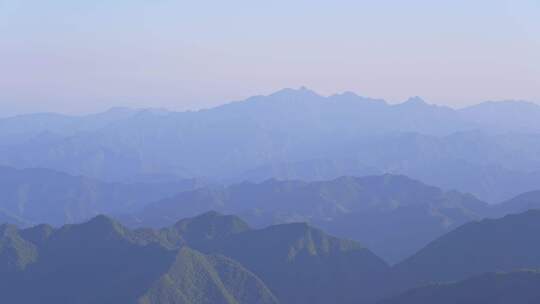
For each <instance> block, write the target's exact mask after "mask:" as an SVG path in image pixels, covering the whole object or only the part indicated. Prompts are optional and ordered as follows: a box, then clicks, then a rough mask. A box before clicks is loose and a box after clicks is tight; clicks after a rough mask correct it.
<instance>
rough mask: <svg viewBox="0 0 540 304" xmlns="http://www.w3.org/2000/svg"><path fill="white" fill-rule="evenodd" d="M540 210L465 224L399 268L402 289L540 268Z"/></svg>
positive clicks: (394, 273) (396, 271)
mask: <svg viewBox="0 0 540 304" xmlns="http://www.w3.org/2000/svg"><path fill="white" fill-rule="evenodd" d="M539 244H540V210H530V211H527V212H525V213H521V214H516V215H508V216H505V217H504V218H501V219H486V220H482V221H479V222H474V223H469V224H465V225H463V226H461V227H459V228H457V229H456V230H454V231H452V232H449V233H447V234H446V235H444V236H442V237H440V238H439V239H437V240H435V241H433V242H431V243H430V244H429V245H428V246H426V247H425V248H424V249H422V250H420V251H419V252H418V253H416V254H415V255H413V256H412V257H410V258H408V259H406V260H405V261H403V262H401V263H399V264H398V265H396V266H395V267H394V269H393V271H392V277H393V278H395V279H397V280H398V281H399V282H398V283H397V284H398V285H400V288H401V289H402V290H403V289H407V288H409V287H415V286H421V285H423V284H426V283H430V282H447V281H455V280H462V279H465V278H467V277H470V276H473V275H478V274H481V273H486V272H497V271H503V272H504V271H512V270H516V269H537V268H540V245H539Z"/></svg>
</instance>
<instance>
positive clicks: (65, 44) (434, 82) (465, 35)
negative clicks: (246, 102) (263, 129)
mask: <svg viewBox="0 0 540 304" xmlns="http://www.w3.org/2000/svg"><path fill="white" fill-rule="evenodd" d="M539 54H540V2H539V1H537V0H536V1H533V0H518V1H509V0H494V1H485V0H479V1H464V0H456V1H444V2H443V1H420V0H411V1H388V0H382V1H344V0H336V1H307V0H300V1H283V0H276V1H266V2H257V1H170V0H155V1H149V0H148V1H143V0H133V1H125V0H121V1H120V0H119V1H104V0H96V1H67V0H56V1H37V0H20V1H17V0H0V115H1V116H4V115H13V114H18V113H29V112H42V111H49V112H61V113H88V112H96V111H102V110H105V109H107V108H110V107H114V106H127V107H159V108H169V109H173V110H185V109H200V108H206V107H211V106H214V105H218V104H222V103H225V102H229V101H232V100H240V99H244V98H247V97H249V96H252V95H259V94H268V93H271V92H273V91H276V90H279V89H281V88H284V87H299V86H302V85H305V86H307V87H309V88H312V89H314V90H315V91H317V92H319V93H321V94H324V95H328V94H333V93H339V92H343V91H354V92H356V93H357V94H359V95H363V96H370V97H377V98H383V99H386V100H388V101H389V102H399V101H402V100H405V99H406V98H408V97H409V96H414V95H420V96H422V97H423V98H424V99H426V100H427V101H428V102H430V103H437V104H444V105H449V106H452V107H461V106H465V105H469V104H474V103H479V102H482V101H486V100H505V99H519V100H529V101H533V102H539V101H540V89H539V88H540V55H539Z"/></svg>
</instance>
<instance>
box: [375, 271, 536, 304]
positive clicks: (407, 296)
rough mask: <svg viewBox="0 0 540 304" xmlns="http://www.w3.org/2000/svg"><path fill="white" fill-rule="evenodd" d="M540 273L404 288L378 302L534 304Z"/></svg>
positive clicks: (474, 278) (480, 276)
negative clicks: (399, 293)
mask: <svg viewBox="0 0 540 304" xmlns="http://www.w3.org/2000/svg"><path fill="white" fill-rule="evenodd" d="M538 286H540V273H538V272H537V271H518V272H510V273H490V274H484V275H479V276H475V277H473V278H470V279H466V280H464V281H459V282H455V283H450V284H436V285H429V286H425V287H419V288H415V289H412V290H410V291H407V292H405V293H403V294H401V295H399V296H396V297H394V298H392V299H388V300H384V301H381V302H379V303H380V304H432V303H437V304H455V303H460V304H506V303H513V304H533V303H539V302H540V290H539V289H538Z"/></svg>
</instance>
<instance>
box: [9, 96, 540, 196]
mask: <svg viewBox="0 0 540 304" xmlns="http://www.w3.org/2000/svg"><path fill="white" fill-rule="evenodd" d="M507 108H512V109H516V110H515V111H514V110H512V111H509V110H506V109H507ZM537 108H538V106H537V105H535V104H532V103H524V102H504V103H486V104H481V105H478V106H476V107H470V108H466V109H460V110H454V109H451V108H448V107H442V106H436V105H432V104H429V103H427V102H425V101H423V100H422V99H421V98H419V97H414V98H411V99H409V100H408V101H406V102H404V103H401V104H388V103H386V102H385V101H383V100H379V99H372V98H366V97H361V96H358V95H356V94H354V93H350V92H348V93H343V94H336V95H331V96H328V97H324V96H320V95H318V94H316V93H315V92H313V91H310V90H308V89H305V88H303V89H299V90H296V89H284V90H281V91H279V92H276V93H274V94H270V95H268V96H255V97H251V98H248V99H247V100H244V101H239V102H232V103H229V104H226V105H223V106H219V107H215V108H212V109H208V110H201V111H192V112H167V111H163V110H153V109H146V110H129V109H122V108H120V109H112V110H111V111H107V112H104V113H99V114H94V115H87V116H65V115H58V114H34V115H24V116H16V117H11V118H3V119H0V164H2V165H6V166H13V167H20V168H32V167H42V168H52V169H56V170H59V171H63V172H67V173H70V174H73V175H84V176H89V177H92V178H98V179H101V180H106V181H130V182H137V181H148V180H149V179H151V178H155V177H159V179H161V180H164V179H172V180H175V179H178V178H193V177H197V178H198V177H207V178H211V179H214V180H216V181H226V182H228V181H231V180H232V181H239V180H244V179H252V180H254V181H260V180H263V179H265V178H269V177H274V178H278V179H291V178H300V179H303V178H305V177H306V176H312V175H314V176H313V177H311V178H310V179H328V178H332V177H337V176H341V175H366V174H374V173H393V174H405V175H408V176H411V177H413V178H416V179H419V180H421V181H424V182H426V183H430V184H434V185H436V186H439V187H443V188H448V189H456V190H459V191H462V192H470V193H473V194H474V195H476V196H478V197H479V198H481V199H483V200H486V201H489V202H501V201H503V200H506V199H509V198H511V197H513V196H515V195H517V194H519V193H522V192H526V191H532V190H535V189H538V188H540V185H539V184H538V180H539V177H540V157H539V156H538V155H540V127H539V126H538V121H540V116H539V115H537V112H538V111H537ZM514 112H516V113H517V114H516V113H514ZM518 114H519V115H520V117H522V115H523V117H524V118H523V119H515V117H516V115H518ZM501 119H502V120H501ZM498 121H502V122H501V123H497V122H498ZM318 160H320V161H319V163H318V164H314V163H313V162H317V161H318ZM321 161H322V162H321ZM306 165H309V166H311V165H313V167H309V168H307V167H306ZM448 172H451V174H449V173H448ZM509 180H510V181H512V180H517V181H519V182H511V183H509V182H508V181H509Z"/></svg>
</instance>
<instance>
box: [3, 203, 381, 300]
mask: <svg viewBox="0 0 540 304" xmlns="http://www.w3.org/2000/svg"><path fill="white" fill-rule="evenodd" d="M192 248H193V249H192ZM201 252H205V254H203V253H201ZM386 271H388V266H387V265H386V264H385V263H384V262H383V261H382V260H381V259H379V258H378V257H376V256H375V255H373V254H372V253H371V252H370V251H369V250H367V249H365V248H363V247H361V246H360V245H358V244H357V243H355V242H353V241H347V240H342V239H337V238H334V237H331V236H328V235H326V234H325V233H323V232H322V231H320V230H317V229H314V228H311V227H309V226H307V225H306V224H286V225H280V226H274V227H269V228H266V229H262V230H253V229H251V228H249V227H248V226H247V224H245V223H244V222H242V221H241V220H240V219H239V218H237V217H234V216H222V215H220V214H218V213H215V212H211V213H206V214H203V215H201V216H197V217H195V218H189V219H185V220H182V221H179V222H178V223H177V224H176V225H174V226H171V227H168V228H164V229H161V230H152V229H139V230H129V229H127V228H125V227H123V226H122V225H120V224H119V223H117V222H115V221H113V220H111V219H109V218H107V217H105V216H98V217H96V218H94V219H92V220H90V221H89V222H87V223H84V224H77V225H67V226H63V227H62V228H59V229H53V228H52V227H50V226H46V225H41V226H36V227H33V228H29V229H24V230H17V229H16V228H15V227H13V226H6V225H4V226H1V227H0V283H1V284H0V301H1V302H6V303H21V304H24V303H43V302H46V303H59V304H61V303H141V304H150V303H165V304H166V303H171V304H172V303H175V304H176V303H190V304H197V303H227V304H229V303H230V304H232V303H246V304H248V303H261V304H265V303H278V302H279V303H291V304H292V303H328V300H330V299H332V298H333V299H338V300H339V302H340V303H367V301H370V300H373V299H374V297H375V295H376V293H375V290H376V289H375V287H376V286H375V285H373V282H374V279H375V278H378V277H379V276H380V275H382V273H384V272H386ZM28 290H31V291H32V292H27V291H28ZM336 295H337V296H336ZM336 297H337V298H336Z"/></svg>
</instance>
